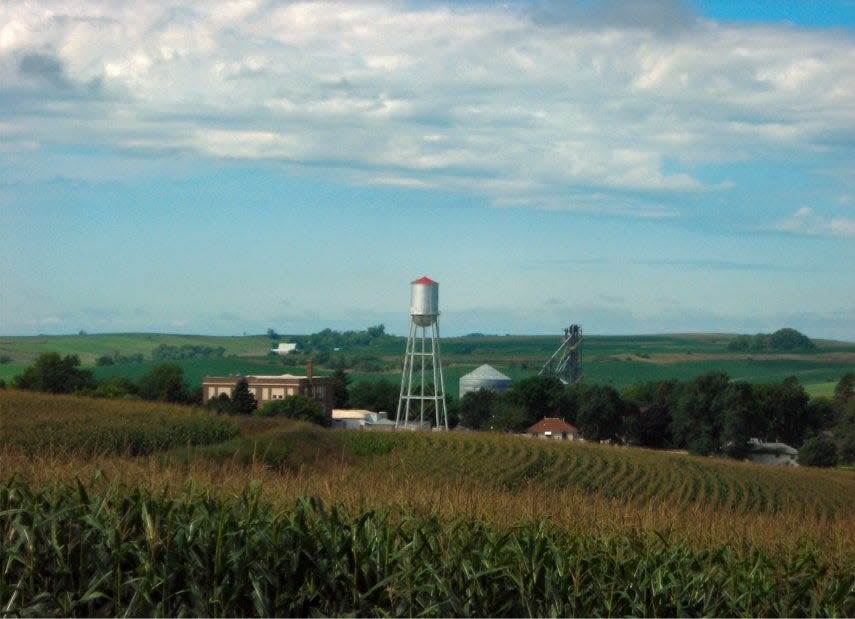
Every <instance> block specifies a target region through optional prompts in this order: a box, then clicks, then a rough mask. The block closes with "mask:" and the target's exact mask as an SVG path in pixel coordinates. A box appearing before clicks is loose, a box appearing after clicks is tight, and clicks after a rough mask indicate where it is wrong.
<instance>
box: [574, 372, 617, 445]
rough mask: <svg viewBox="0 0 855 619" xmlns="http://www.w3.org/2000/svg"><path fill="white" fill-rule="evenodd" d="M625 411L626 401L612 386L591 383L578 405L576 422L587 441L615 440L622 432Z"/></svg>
mask: <svg viewBox="0 0 855 619" xmlns="http://www.w3.org/2000/svg"><path fill="white" fill-rule="evenodd" d="M626 412H627V406H626V403H625V402H624V401H623V400H622V399H621V397H620V394H619V393H618V392H617V390H616V389H615V388H614V387H611V386H609V385H593V386H591V387H590V388H589V389H588V391H587V392H586V394H585V398H584V399H583V400H582V402H581V404H580V406H579V415H578V417H577V418H576V424H577V425H578V426H579V431H580V432H581V433H582V436H583V437H585V438H586V439H587V440H589V441H602V440H606V439H608V440H613V441H617V440H620V438H621V435H622V434H623V425H624V416H625V414H626Z"/></svg>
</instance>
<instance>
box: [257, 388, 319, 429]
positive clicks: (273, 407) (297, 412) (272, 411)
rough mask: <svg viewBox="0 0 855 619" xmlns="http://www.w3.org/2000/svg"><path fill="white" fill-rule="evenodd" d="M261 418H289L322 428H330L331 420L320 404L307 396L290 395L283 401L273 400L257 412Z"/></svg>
mask: <svg viewBox="0 0 855 619" xmlns="http://www.w3.org/2000/svg"><path fill="white" fill-rule="evenodd" d="M255 414H256V415H258V416H259V417H287V418H288V419H299V420H301V421H310V422H312V423H317V424H319V425H322V426H328V425H329V422H330V420H329V419H328V418H327V416H326V415H325V414H324V407H323V406H322V405H321V403H320V402H318V401H317V400H314V399H312V398H310V397H308V396H305V395H290V396H288V397H286V398H283V399H281V400H273V401H272V402H268V403H267V404H265V405H264V406H262V407H261V408H260V409H259V410H257V411H256V412H255Z"/></svg>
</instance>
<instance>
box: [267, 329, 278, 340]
mask: <svg viewBox="0 0 855 619" xmlns="http://www.w3.org/2000/svg"><path fill="white" fill-rule="evenodd" d="M267 337H269V338H270V339H271V340H278V339H279V334H278V333H276V331H274V330H273V329H268V330H267Z"/></svg>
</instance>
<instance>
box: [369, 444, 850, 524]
mask: <svg viewBox="0 0 855 619" xmlns="http://www.w3.org/2000/svg"><path fill="white" fill-rule="evenodd" d="M385 444H386V445H387V446H388V451H393V450H394V451H396V455H395V461H396V466H398V467H403V468H404V469H405V470H407V471H409V472H410V473H414V474H421V475H426V476H434V477H436V478H437V479H443V478H446V477H448V478H454V479H457V478H460V477H466V478H469V479H471V480H473V481H476V482H479V483H481V484H484V485H487V486H491V487H497V488H501V489H505V490H510V491H514V490H518V489H520V488H523V487H525V486H527V485H529V484H533V483H536V484H539V485H541V486H543V487H547V488H553V489H556V490H561V489H568V488H569V489H577V490H581V491H583V492H587V493H592V494H598V495H601V496H605V497H611V498H617V499H622V500H627V501H633V502H634V503H636V504H637V505H639V506H640V507H641V506H645V505H648V504H654V505H662V504H677V505H683V506H699V507H704V508H712V509H716V510H720V511H722V510H723V511H729V512H733V513H735V514H775V513H779V512H782V511H783V512H787V513H791V512H793V511H797V512H799V513H803V514H806V515H811V516H815V517H824V518H833V517H835V516H839V515H840V514H847V513H855V478H853V476H852V475H846V474H845V473H843V474H834V473H833V472H832V473H830V474H829V473H828V472H819V471H815V470H809V469H801V470H792V469H781V468H777V467H764V466H759V465H751V464H745V463H738V462H730V461H720V460H713V459H701V458H694V457H690V456H686V455H682V454H665V453H662V452H651V451H647V450H639V449H625V448H618V447H608V446H600V445H589V444H580V443H555V442H551V441H540V440H533V439H526V438H521V437H500V436H495V435H488V434H480V433H478V434H471V435H467V436H465V437H463V438H461V437H459V436H447V435H446V436H430V437H424V436H422V435H419V434H412V435H410V434H408V435H403V436H399V435H396V436H395V437H394V439H392V438H390V439H388V440H387V442H386V443H385ZM818 475H823V477H822V478H821V479H819V478H818V477H817V476H818Z"/></svg>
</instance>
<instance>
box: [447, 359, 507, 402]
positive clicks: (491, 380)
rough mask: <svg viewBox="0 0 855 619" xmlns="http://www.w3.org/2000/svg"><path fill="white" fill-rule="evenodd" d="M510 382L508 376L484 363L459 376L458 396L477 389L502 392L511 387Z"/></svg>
mask: <svg viewBox="0 0 855 619" xmlns="http://www.w3.org/2000/svg"><path fill="white" fill-rule="evenodd" d="M511 383H512V381H511V379H510V378H508V377H507V376H505V375H504V374H502V373H501V372H500V371H499V370H497V369H496V368H494V367H493V366H491V365H487V364H486V363H485V364H484V365H482V366H481V367H479V368H476V369H474V370H472V371H471V372H469V373H468V374H464V375H463V376H461V377H460V397H461V398H462V397H463V396H464V395H466V394H467V393H470V392H472V391H478V390H479V389H487V390H489V391H494V392H496V393H503V392H505V391H507V390H508V389H510V388H511Z"/></svg>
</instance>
